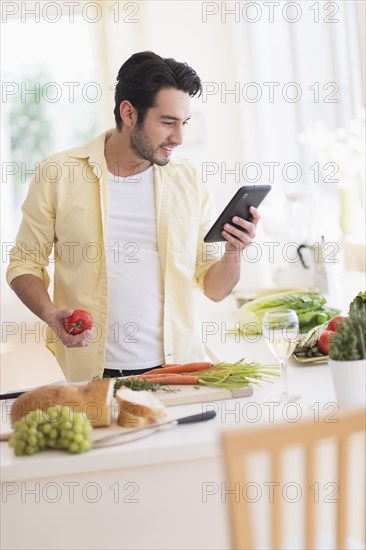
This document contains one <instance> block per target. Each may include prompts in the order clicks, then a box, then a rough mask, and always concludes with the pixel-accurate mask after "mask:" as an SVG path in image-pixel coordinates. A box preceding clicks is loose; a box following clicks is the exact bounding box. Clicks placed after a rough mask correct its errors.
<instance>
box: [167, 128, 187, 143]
mask: <svg viewBox="0 0 366 550" xmlns="http://www.w3.org/2000/svg"><path fill="white" fill-rule="evenodd" d="M183 139H184V131H183V126H179V125H177V126H176V127H174V130H173V132H172V134H171V136H170V141H171V142H173V143H174V144H175V145H181V144H182V143H183Z"/></svg>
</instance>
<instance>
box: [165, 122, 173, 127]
mask: <svg viewBox="0 0 366 550" xmlns="http://www.w3.org/2000/svg"><path fill="white" fill-rule="evenodd" d="M163 124H166V125H167V126H173V122H163Z"/></svg>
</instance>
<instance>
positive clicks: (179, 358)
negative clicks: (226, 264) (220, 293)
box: [7, 133, 221, 382]
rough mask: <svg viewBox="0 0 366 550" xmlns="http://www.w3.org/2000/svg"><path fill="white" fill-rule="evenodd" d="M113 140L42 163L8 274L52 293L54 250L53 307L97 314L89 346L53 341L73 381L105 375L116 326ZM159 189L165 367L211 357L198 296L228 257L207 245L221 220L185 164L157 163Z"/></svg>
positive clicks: (100, 140)
mask: <svg viewBox="0 0 366 550" xmlns="http://www.w3.org/2000/svg"><path fill="white" fill-rule="evenodd" d="M105 136H106V134H105V133H103V134H102V135H100V136H99V137H98V138H96V139H95V140H93V141H91V142H90V143H88V144H86V145H84V146H82V147H78V148H75V149H71V150H68V151H65V152H62V153H58V154H56V155H53V156H50V157H48V158H47V159H45V160H44V161H43V162H42V163H40V165H39V167H38V169H37V171H36V174H35V176H34V178H33V179H32V182H31V184H30V187H29V191H28V195H27V198H26V200H25V202H24V204H23V219H22V222H21V225H20V229H19V232H18V235H17V239H16V244H15V246H14V247H13V249H12V252H11V254H10V264H9V267H8V270H7V280H8V283H9V284H10V283H11V281H12V280H13V279H15V278H16V277H18V276H19V275H24V274H32V275H35V276H36V277H40V278H41V279H43V281H44V283H45V285H46V287H48V285H49V283H50V277H49V275H48V273H47V269H46V268H47V266H48V265H49V257H50V255H51V252H52V250H54V258H53V261H54V262H55V271H54V296H53V303H54V304H55V306H56V307H57V308H60V309H61V308H71V309H86V310H88V311H89V312H90V313H91V315H92V317H93V319H94V326H95V328H96V330H95V332H94V335H93V337H92V342H91V343H90V344H89V346H88V347H86V348H74V349H73V348H67V347H65V346H64V345H63V344H62V342H61V341H60V340H59V339H58V338H57V336H56V335H55V334H53V333H52V334H50V336H49V339H48V342H47V347H48V348H49V349H51V351H52V352H53V353H54V354H55V355H56V358H57V360H58V362H59V364H60V365H61V368H62V370H63V372H64V374H65V377H66V379H67V380H68V381H72V382H76V381H80V380H89V379H91V378H92V377H93V376H101V375H102V374H103V369H104V357H105V349H106V337H107V328H108V274H107V267H106V257H105V243H106V234H107V223H108V171H107V165H106V161H105V157H104V145H105ZM154 187H155V208H156V224H157V240H158V251H159V257H160V262H161V269H162V277H163V284H164V354H165V361H166V362H169V363H171V362H189V361H199V360H202V359H203V357H204V351H203V345H202V340H201V331H200V327H199V323H198V321H197V317H196V314H195V304H194V293H195V291H196V290H197V287H199V288H201V289H203V279H204V276H205V274H206V272H207V270H208V269H209V267H210V266H211V265H212V264H213V263H214V262H216V261H218V260H219V259H220V257H221V256H220V253H219V250H218V248H217V247H216V246H215V245H206V244H205V243H204V242H203V237H204V235H205V234H206V232H207V231H208V229H209V228H210V226H211V225H212V223H213V221H214V218H215V207H214V202H213V198H212V195H211V192H210V189H209V187H208V186H207V185H206V184H203V183H202V182H201V181H200V178H199V177H198V174H197V171H196V170H195V169H194V168H193V167H192V165H190V164H189V163H187V162H185V161H184V162H183V161H175V162H174V161H170V162H169V164H168V165H166V166H157V165H154ZM136 208H138V205H136ZM146 276H147V277H148V276H149V274H148V273H147V274H146ZM131 368H133V365H131Z"/></svg>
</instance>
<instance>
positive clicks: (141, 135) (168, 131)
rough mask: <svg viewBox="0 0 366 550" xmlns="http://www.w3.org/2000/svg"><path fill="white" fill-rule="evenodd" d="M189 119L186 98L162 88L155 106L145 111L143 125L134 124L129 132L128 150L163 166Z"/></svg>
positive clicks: (182, 134) (181, 140) (179, 142)
mask: <svg viewBox="0 0 366 550" xmlns="http://www.w3.org/2000/svg"><path fill="white" fill-rule="evenodd" d="M189 118H190V98H189V95H188V94H187V93H185V92H182V91H181V90H175V89H174V88H163V89H162V90H160V92H158V94H157V96H156V101H155V107H152V108H151V109H149V110H148V111H147V113H146V116H145V120H144V122H143V124H141V125H138V124H136V126H135V127H134V128H133V129H132V130H131V133H130V147H131V149H132V150H133V152H134V153H135V154H136V155H137V156H138V157H139V158H141V159H144V160H148V161H149V162H152V163H153V164H158V165H159V166H165V165H166V164H168V162H169V160H170V155H171V154H172V152H173V149H174V148H175V147H177V146H178V145H180V144H181V143H183V138H184V130H185V125H186V124H187V122H188V120H189Z"/></svg>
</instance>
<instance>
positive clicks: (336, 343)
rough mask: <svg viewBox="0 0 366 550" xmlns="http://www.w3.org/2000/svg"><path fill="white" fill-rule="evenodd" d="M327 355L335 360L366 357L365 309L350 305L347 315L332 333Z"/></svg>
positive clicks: (352, 359) (351, 359)
mask: <svg viewBox="0 0 366 550" xmlns="http://www.w3.org/2000/svg"><path fill="white" fill-rule="evenodd" d="M329 357H330V358H331V359H334V360H335V361H357V360H358V359H365V358H366V309H365V308H363V307H352V308H351V309H350V314H349V317H348V318H347V319H346V320H345V321H343V322H342V323H341V324H340V325H339V328H338V330H337V332H336V333H335V334H334V336H333V338H332V340H331V344H330V348H329Z"/></svg>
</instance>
